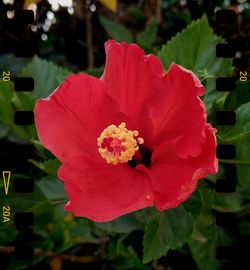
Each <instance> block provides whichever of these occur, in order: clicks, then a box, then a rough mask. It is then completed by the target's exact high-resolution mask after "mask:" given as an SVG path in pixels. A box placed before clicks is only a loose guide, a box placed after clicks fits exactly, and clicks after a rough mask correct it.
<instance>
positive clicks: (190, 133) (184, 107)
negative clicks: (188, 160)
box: [150, 64, 206, 157]
mask: <svg viewBox="0 0 250 270" xmlns="http://www.w3.org/2000/svg"><path fill="white" fill-rule="evenodd" d="M203 94H204V87H203V86H202V85H201V83H200V82H199V80H198V78H197V77H196V76H195V75H194V74H193V73H192V72H191V71H189V70H187V69H185V68H183V67H181V66H178V65H176V64H172V65H171V66H170V68H169V70H168V72H167V73H166V75H165V76H164V80H163V84H162V89H161V91H159V92H158V95H156V96H155V99H153V100H152V102H151V106H150V114H151V116H152V119H153V125H154V129H155V130H154V143H155V145H160V144H161V143H163V142H166V141H171V142H172V143H173V144H174V149H175V152H176V153H177V154H178V155H179V156H180V157H188V156H196V155H198V154H199V153H200V151H201V147H202V143H203V142H204V141H205V136H204V127H205V123H206V108H205V105H204V104H203V102H202V101H201V100H200V99H199V96H201V95H203Z"/></svg>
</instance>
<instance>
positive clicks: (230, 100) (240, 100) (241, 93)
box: [224, 80, 250, 110]
mask: <svg viewBox="0 0 250 270" xmlns="http://www.w3.org/2000/svg"><path fill="white" fill-rule="evenodd" d="M249 89H250V80H248V81H246V82H241V81H237V82H236V89H235V91H232V92H230V93H229V95H228V96H227V98H226V100H225V104H224V108H225V109H228V110H235V109H236V108H238V107H240V106H241V105H243V104H245V103H247V102H250V91H249Z"/></svg>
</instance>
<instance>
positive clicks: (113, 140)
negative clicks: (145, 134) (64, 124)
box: [97, 122, 144, 165]
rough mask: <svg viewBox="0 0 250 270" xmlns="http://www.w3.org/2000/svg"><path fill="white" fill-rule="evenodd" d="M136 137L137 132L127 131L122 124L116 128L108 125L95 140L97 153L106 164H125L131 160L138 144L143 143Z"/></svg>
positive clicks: (124, 124)
mask: <svg viewBox="0 0 250 270" xmlns="http://www.w3.org/2000/svg"><path fill="white" fill-rule="evenodd" d="M138 136H139V132H138V131H137V130H134V131H131V130H128V129H127V128H126V123H124V122H122V123H121V124H120V125H119V126H118V127H117V126H116V125H110V126H108V127H107V128H105V129H104V130H103V132H102V133H101V135H100V137H98V139H97V145H98V147H99V149H98V151H99V153H100V155H101V156H102V158H104V159H105V160H106V161H107V163H112V164H114V165H116V164H118V163H126V162H128V161H129V160H132V158H133V156H134V154H135V152H136V151H138V150H139V146H138V144H143V143H144V140H143V139H142V138H140V137H138Z"/></svg>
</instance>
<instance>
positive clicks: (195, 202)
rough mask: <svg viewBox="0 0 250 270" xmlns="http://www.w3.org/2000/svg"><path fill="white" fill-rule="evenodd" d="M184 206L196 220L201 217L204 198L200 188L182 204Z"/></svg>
mask: <svg viewBox="0 0 250 270" xmlns="http://www.w3.org/2000/svg"><path fill="white" fill-rule="evenodd" d="M182 206H183V207H184V209H185V210H186V211H187V212H189V213H191V215H192V216H193V218H194V219H196V218H197V217H198V216H199V215H200V212H201V206H202V197H201V193H200V191H199V189H198V188H197V189H196V190H195V192H194V193H193V194H192V195H191V196H190V197H189V198H188V200H187V201H185V202H184V203H182Z"/></svg>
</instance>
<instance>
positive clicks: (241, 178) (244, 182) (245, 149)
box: [235, 134, 250, 200]
mask: <svg viewBox="0 0 250 270" xmlns="http://www.w3.org/2000/svg"><path fill="white" fill-rule="evenodd" d="M235 146H236V149H237V160H242V161H248V162H249V164H250V134H247V135H246V136H245V137H244V138H243V139H242V140H240V141H237V142H236V143H235ZM236 171H237V180H238V184H239V187H240V191H241V193H242V195H244V196H245V197H246V198H247V199H248V200H249V199H250V181H249V175H250V165H248V166H247V165H240V164H237V165H236Z"/></svg>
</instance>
